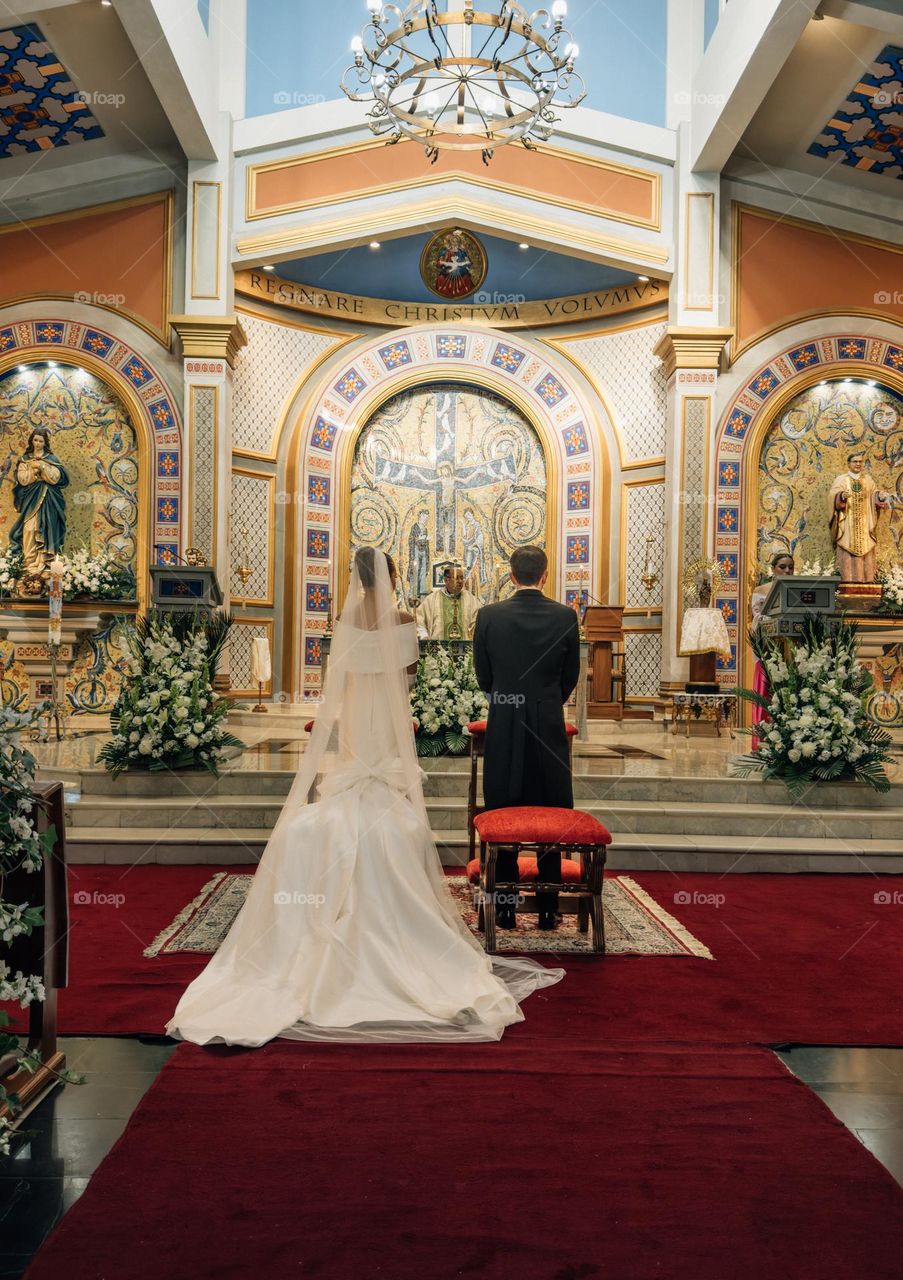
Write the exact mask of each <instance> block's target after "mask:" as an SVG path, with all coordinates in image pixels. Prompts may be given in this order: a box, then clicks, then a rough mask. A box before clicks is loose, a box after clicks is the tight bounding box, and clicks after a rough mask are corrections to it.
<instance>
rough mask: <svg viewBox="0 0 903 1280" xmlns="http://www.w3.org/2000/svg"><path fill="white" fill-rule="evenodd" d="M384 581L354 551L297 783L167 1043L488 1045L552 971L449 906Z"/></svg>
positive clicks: (382, 570) (379, 555) (412, 639)
mask: <svg viewBox="0 0 903 1280" xmlns="http://www.w3.org/2000/svg"><path fill="white" fill-rule="evenodd" d="M395 583H396V572H395V566H394V564H393V563H392V560H391V558H390V557H389V556H387V555H385V553H383V552H381V551H374V550H373V549H372V548H369V547H368V548H365V549H363V550H361V551H358V552H357V554H356V556H355V560H354V567H353V570H352V575H351V585H350V588H349V591H348V596H347V599H346V601H345V605H344V608H343V610H342V613H341V615H340V618H339V620H338V621H337V622H336V626H335V632H334V635H333V640H332V646H331V651H330V655H329V664H328V673H327V677H326V686H325V690H324V696H323V702H322V704H321V708H320V712H319V715H318V717H317V721H316V724H315V726H314V730H313V733H312V735H311V739H310V742H309V743H308V746H307V751H306V752H305V754H304V758H303V760H302V763H301V767H300V769H299V771H298V775H297V777H296V778H295V781H294V784H293V786H292V789H291V791H290V793H289V796H288V800H287V801H286V804H285V808H284V809H283V810H282V813H281V814H280V817H279V820H278V822H277V823H276V826H275V828H274V830H273V834H272V836H271V837H270V841H269V843H268V844H267V847H266V850H265V851H264V854H263V858H262V860H261V863H260V866H259V867H258V869H257V873H256V875H255V876H254V879H253V881H252V884H251V889H250V892H249V894H248V898H247V901H246V902H245V904H244V906H243V908H242V910H241V911H240V912H239V914H238V916H237V917H236V919H235V922H234V924H233V925H232V928H231V930H230V931H229V934H228V936H227V937H226V939H225V940H224V942H223V943H222V945H221V946H220V949H219V951H218V952H217V953H216V955H215V956H214V957H213V959H212V960H211V961H210V963H209V964H208V965H207V968H206V969H205V970H204V972H203V973H202V974H201V975H200V976H199V977H198V978H196V979H195V981H194V982H192V984H191V986H190V987H189V988H188V990H187V991H186V992H185V994H184V995H183V996H182V999H181V1000H180V1001H179V1004H178V1008H177V1009H176V1011H175V1014H174V1015H173V1018H172V1020H171V1021H170V1023H169V1024H168V1026H167V1028H166V1029H167V1031H168V1032H169V1034H170V1035H174V1036H179V1037H181V1038H182V1039H185V1040H192V1041H194V1042H195V1043H196V1044H208V1043H210V1042H212V1041H217V1042H223V1041H225V1042H226V1043H227V1044H240V1045H261V1044H264V1043H265V1042H266V1041H268V1040H271V1039H272V1038H273V1037H274V1036H284V1037H287V1038H289V1039H297V1040H332V1041H386V1040H402V1041H423V1040H498V1039H499V1038H500V1037H501V1036H502V1034H503V1032H504V1030H505V1027H507V1026H509V1025H510V1024H511V1023H514V1022H520V1021H522V1019H523V1014H522V1013H521V1010H520V1007H519V1002H520V1001H521V1000H523V999H525V998H526V997H527V996H528V995H529V994H530V993H531V992H532V991H535V990H536V989H537V988H539V987H545V986H550V985H551V984H552V983H555V982H558V981H560V979H561V978H562V977H563V976H564V971H563V970H561V969H546V968H544V967H543V966H542V965H539V964H537V963H535V962H534V961H531V960H526V959H516V958H513V957H508V956H492V957H490V956H487V955H486V954H485V953H484V951H483V949H482V947H481V946H480V944H479V942H478V941H477V940H476V938H474V937H473V935H472V934H471V933H470V931H469V930H468V929H467V927H466V926H465V924H464V922H463V920H462V919H461V917H460V915H459V913H458V911H457V910H456V908H455V905H454V902H453V900H452V897H451V894H450V892H449V889H448V885H447V883H446V878H445V875H444V873H443V870H442V866H441V864H440V861H439V855H438V852H437V850H436V845H435V843H434V841H433V838H432V835H431V833H430V828H429V821H428V818H427V812H426V805H425V803H424V799H423V786H422V777H423V774H422V773H421V771H420V769H419V767H418V765H417V756H416V752H415V749H414V737H413V733H412V730H411V712H410V704H409V699H408V671H410V670H413V669H415V665H416V662H417V656H418V645H417V636H416V632H415V627H414V623H413V621H411V620H408V615H405V614H400V613H399V612H398V610H397V609H396V607H395ZM318 779H319V783H318ZM317 786H318V798H317V799H315V800H313V801H312V800H311V797H312V795H313V792H314V790H315V789H316V788H317Z"/></svg>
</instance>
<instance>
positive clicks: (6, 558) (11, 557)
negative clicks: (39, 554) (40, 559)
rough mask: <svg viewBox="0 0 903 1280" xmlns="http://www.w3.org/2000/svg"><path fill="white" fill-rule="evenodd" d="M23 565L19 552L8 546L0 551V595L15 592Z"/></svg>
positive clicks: (9, 594)
mask: <svg viewBox="0 0 903 1280" xmlns="http://www.w3.org/2000/svg"><path fill="white" fill-rule="evenodd" d="M23 567H24V566H23V561H22V554H21V552H19V551H13V550H12V549H11V548H10V547H6V548H4V550H2V551H0V597H2V596H11V595H13V594H15V589H16V583H17V582H18V581H19V579H20V578H21V576H22V569H23Z"/></svg>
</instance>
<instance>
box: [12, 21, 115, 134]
mask: <svg viewBox="0 0 903 1280" xmlns="http://www.w3.org/2000/svg"><path fill="white" fill-rule="evenodd" d="M103 136H104V135H103V129H101V127H100V125H99V124H98V122H97V120H96V119H95V118H94V116H93V114H92V113H91V108H90V106H89V103H88V99H87V95H85V94H80V93H79V91H78V89H77V88H76V86H75V85H74V84H73V82H72V79H71V77H70V75H69V72H68V71H67V70H66V68H65V67H64V66H63V64H62V63H61V62H60V60H59V58H58V57H57V56H56V54H55V53H54V52H53V50H52V49H51V48H50V45H49V44H48V43H47V41H46V40H45V39H44V37H43V35H42V34H41V31H40V30H39V29H38V27H36V26H34V25H33V24H32V25H30V26H27V27H7V28H5V29H3V30H0V156H21V155H26V154H27V153H28V152H30V151H50V150H51V149H52V148H53V147H66V146H69V145H70V144H71V143H74V142H87V141H88V140H89V139H91V138H102V137H103Z"/></svg>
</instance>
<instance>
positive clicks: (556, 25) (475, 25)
mask: <svg viewBox="0 0 903 1280" xmlns="http://www.w3.org/2000/svg"><path fill="white" fill-rule="evenodd" d="M367 4H368V8H369V9H370V13H371V20H370V22H369V23H368V24H367V25H366V26H365V27H364V29H363V31H362V32H361V34H360V35H359V36H356V37H355V39H354V40H353V41H352V49H353V51H354V63H353V64H352V65H351V66H350V67H348V68H347V70H346V71H345V74H344V76H343V77H342V89H343V90H344V92H345V94H346V95H347V96H348V97H349V98H350V99H352V101H355V102H368V101H369V102H372V107H371V109H370V111H369V112H368V113H367V115H368V123H369V125H370V129H371V131H372V132H373V133H374V134H375V135H376V136H377V137H383V138H385V140H386V141H387V142H389V143H392V142H399V141H401V139H402V138H403V137H407V138H411V139H413V140H414V141H417V142H419V143H421V145H423V146H424V148H425V149H426V152H427V155H428V156H429V157H430V158H431V159H432V160H434V161H435V159H436V158H437V156H438V154H439V152H440V151H441V150H452V151H474V150H480V151H482V153H483V159H484V160H485V161H487V162H488V160H489V158H490V157H491V156H492V153H493V150H494V149H495V147H496V146H504V145H506V144H508V143H511V142H520V143H521V144H522V145H523V146H526V147H529V148H533V147H535V145H536V143H537V142H544V141H547V140H548V138H549V137H550V136H551V134H552V132H553V129H554V126H555V124H556V123H557V121H558V117H557V116H556V115H555V109H556V108H562V107H564V108H571V107H575V106H577V104H578V103H579V102H581V101H582V100H583V98H584V97H585V95H586V90H585V87H584V84H583V80H582V78H581V77H580V75H579V74H578V73H577V72H576V71H575V70H574V59H575V58H576V56H577V53H578V52H579V50H578V48H577V45H576V44H575V43H574V41H573V39H572V38H571V35H570V33H569V32H568V31H566V30H565V29H564V26H563V22H562V19H563V16H564V14H565V12H566V10H567V5H566V2H565V0H554V3H553V5H552V9H551V11H549V10H547V9H537V10H536V11H535V12H534V13H533V14H531V15H528V14H527V11H526V10H525V9H524V8H523V6H522V5H521V4H520V3H518V2H517V0H501V5H500V8H499V11H498V12H497V13H495V12H487V11H482V10H481V11H475V10H474V9H473V0H464V8H463V9H461V10H458V11H455V12H449V13H444V12H443V13H440V12H439V11H438V9H437V7H436V3H435V0H426V2H424V0H415V2H414V3H412V4H409V5H408V6H407V7H406V8H405V9H404V10H402V9H401V8H399V6H398V5H395V4H385V5H384V4H382V3H381V2H380V0H367ZM390 24H394V25H390Z"/></svg>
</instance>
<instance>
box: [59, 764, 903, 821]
mask: <svg viewBox="0 0 903 1280" xmlns="http://www.w3.org/2000/svg"><path fill="white" fill-rule="evenodd" d="M421 763H422V764H423V765H424V766H425V771H426V775H427V776H426V781H425V783H424V791H425V793H426V795H427V796H450V797H463V796H466V794H467V784H468V777H469V761H468V760H466V759H460V760H453V761H450V760H448V759H446V758H443V759H441V760H437V761H422V762H421ZM654 764H655V762H653V761H650V762H649V765H650V769H651V768H652V767H654ZM440 765H441V767H440ZM294 776H295V775H294V770H293V769H292V768H290V767H289V768H286V769H285V770H270V769H266V770H256V769H253V770H252V769H233V770H230V771H228V772H225V773H223V774H221V775H220V777H219V778H214V777H213V775H212V774H208V773H201V772H189V771H185V772H179V773H170V772H165V773H164V772H161V773H123V774H120V776H119V777H118V778H116V779H115V780H114V779H113V778H112V777H111V776H110V774H109V773H107V772H106V770H103V769H96V770H95V769H91V770H83V771H82V772H81V774H80V789H81V794H82V796H83V798H89V797H92V798H93V797H95V796H97V797H113V798H115V799H116V800H117V801H121V800H127V799H131V798H133V797H135V798H137V797H142V798H146V799H150V798H157V799H159V800H167V801H168V800H170V799H172V797H173V796H175V797H180V796H182V797H194V798H203V799H208V800H212V799H213V798H214V797H217V798H221V797H224V796H240V795H241V796H248V797H255V798H257V799H258V800H261V799H265V798H267V797H270V796H272V797H274V798H275V799H276V800H277V802H281V799H283V798H284V797H285V796H286V795H287V794H288V791H289V788H290V786H291V784H292V781H293V779H294ZM574 797H575V800H576V801H577V803H578V804H581V803H582V802H584V801H592V800H596V801H598V802H600V803H602V802H610V803H621V802H626V801H649V802H655V803H659V804H671V803H678V804H681V803H685V804H692V805H696V806H697V807H698V806H706V807H708V806H710V805H719V804H720V805H724V806H731V807H736V806H737V805H776V806H778V807H780V808H786V807H787V806H788V804H790V803H792V802H791V798H790V795H789V793H788V791H787V788H786V787H785V786H784V785H783V784H782V783H780V782H762V781H761V779H759V778H718V777H693V776H691V775H672V774H670V773H669V774H661V775H655V774H653V773H643V774H639V773H627V774H614V773H613V774H599V773H596V774H586V773H581V772H579V770H578V772H577V773H576V774H575V777H574ZM799 804H811V805H813V806H814V807H817V808H819V809H835V808H840V809H865V808H866V807H867V808H868V809H869V810H874V809H895V808H896V809H899V810H900V811H901V812H903V782H898V783H895V784H894V785H893V786H892V787H891V789H890V791H888V792H885V793H883V794H878V793H876V792H873V791H870V790H868V789H867V788H866V787H864V786H862V785H860V784H857V783H849V782H848V783H834V784H832V785H825V786H818V787H813V788H812V789H811V791H810V792H808V793H807V795H806V796H805V797H804V799H803V800H802V801H800V802H797V803H796V804H795V805H794V807H798V805H799Z"/></svg>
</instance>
